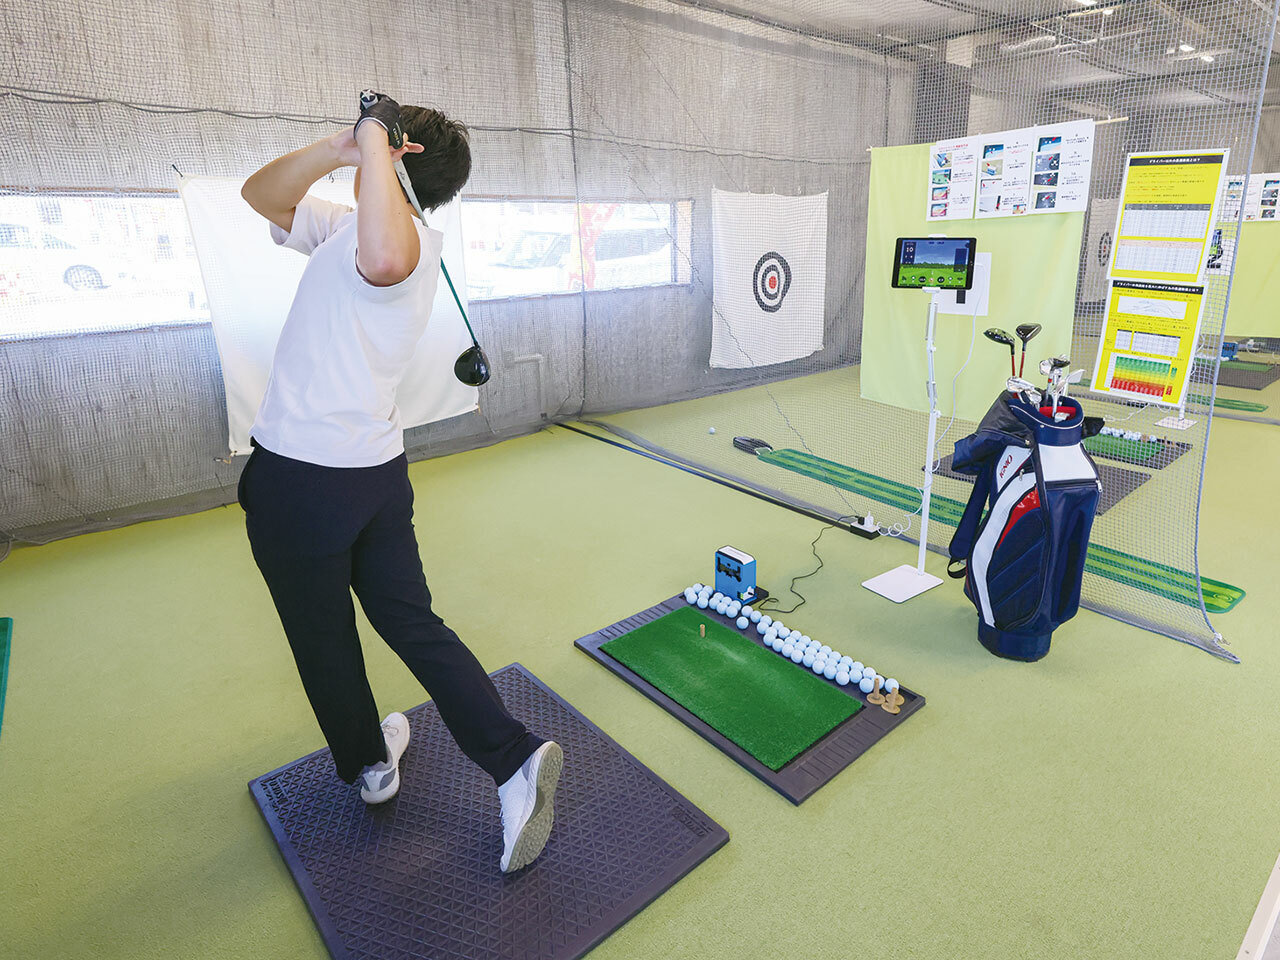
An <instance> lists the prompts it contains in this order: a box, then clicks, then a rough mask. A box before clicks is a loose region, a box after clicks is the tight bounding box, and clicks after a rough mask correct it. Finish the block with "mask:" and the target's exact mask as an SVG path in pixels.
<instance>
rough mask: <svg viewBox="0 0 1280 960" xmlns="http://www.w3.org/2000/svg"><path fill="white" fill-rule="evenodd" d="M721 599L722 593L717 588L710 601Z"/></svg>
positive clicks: (717, 601) (714, 601)
mask: <svg viewBox="0 0 1280 960" xmlns="http://www.w3.org/2000/svg"><path fill="white" fill-rule="evenodd" d="M723 599H724V594H723V593H721V592H720V591H719V590H717V591H716V592H715V593H713V594H712V595H711V602H712V603H719V602H720V601H721V600H723Z"/></svg>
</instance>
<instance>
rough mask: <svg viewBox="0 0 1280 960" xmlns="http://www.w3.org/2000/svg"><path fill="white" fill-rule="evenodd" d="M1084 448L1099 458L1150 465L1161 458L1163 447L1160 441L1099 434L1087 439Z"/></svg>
mask: <svg viewBox="0 0 1280 960" xmlns="http://www.w3.org/2000/svg"><path fill="white" fill-rule="evenodd" d="M1084 448H1085V449H1086V450H1088V451H1089V452H1090V453H1094V454H1097V455H1098V456H1103V457H1116V458H1118V459H1121V460H1133V461H1136V462H1138V463H1148V462H1150V461H1152V460H1155V459H1156V457H1158V456H1160V451H1161V449H1162V448H1163V445H1162V444H1161V443H1160V442H1159V441H1158V440H1126V439H1125V438H1124V437H1113V436H1111V435H1109V434H1105V433H1099V434H1097V435H1096V436H1093V437H1089V438H1087V439H1086V440H1085V441H1084Z"/></svg>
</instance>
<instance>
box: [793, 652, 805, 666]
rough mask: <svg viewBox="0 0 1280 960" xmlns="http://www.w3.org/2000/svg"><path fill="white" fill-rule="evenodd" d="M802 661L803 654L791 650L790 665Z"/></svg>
mask: <svg viewBox="0 0 1280 960" xmlns="http://www.w3.org/2000/svg"><path fill="white" fill-rule="evenodd" d="M803 659H804V654H803V653H801V652H800V651H799V650H792V651H791V662H792V663H799V662H800V661H801V660H803Z"/></svg>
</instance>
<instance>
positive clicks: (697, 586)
mask: <svg viewBox="0 0 1280 960" xmlns="http://www.w3.org/2000/svg"><path fill="white" fill-rule="evenodd" d="M693 592H694V593H701V592H702V584H700V583H695V584H694V585H693Z"/></svg>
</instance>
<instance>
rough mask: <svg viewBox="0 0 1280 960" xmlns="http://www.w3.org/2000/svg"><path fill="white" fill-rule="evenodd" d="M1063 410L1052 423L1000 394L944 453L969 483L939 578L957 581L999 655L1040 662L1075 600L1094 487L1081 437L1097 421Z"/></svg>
mask: <svg viewBox="0 0 1280 960" xmlns="http://www.w3.org/2000/svg"><path fill="white" fill-rule="evenodd" d="M1064 410H1065V411H1066V413H1067V416H1066V417H1065V418H1064V419H1061V420H1055V419H1054V416H1053V412H1052V411H1051V409H1050V408H1049V407H1047V406H1045V407H1039V408H1037V407H1035V406H1033V405H1032V404H1030V403H1028V402H1027V401H1026V400H1024V399H1023V398H1022V397H1021V396H1020V395H1018V394H1014V393H1003V394H1001V396H1000V397H999V398H998V399H997V400H996V402H995V403H993V404H992V405H991V408H990V409H989V410H988V411H987V414H986V416H984V417H983V418H982V423H981V424H979V426H978V429H977V430H976V431H975V432H974V433H972V434H970V435H969V436H967V437H965V438H964V439H962V440H960V441H958V442H957V443H956V449H955V454H954V456H953V457H952V461H951V469H952V470H954V471H955V472H957V473H963V474H973V475H974V484H973V492H972V493H971V494H970V496H969V502H968V504H967V505H966V506H965V511H964V516H963V517H962V518H961V520H960V525H959V526H958V527H957V529H956V533H955V536H954V537H952V539H951V546H950V554H951V566H950V567H949V568H948V571H947V572H948V573H949V574H950V575H951V576H952V577H955V578H957V579H958V578H960V577H964V592H965V596H967V597H968V598H969V599H970V600H971V601H973V605H974V606H975V607H977V608H978V639H979V640H980V641H981V642H982V645H983V646H984V647H986V648H987V649H988V650H990V651H991V652H992V653H994V654H995V655H996V656H998V657H1006V658H1008V659H1011V660H1039V659H1040V658H1041V657H1043V656H1044V655H1045V654H1046V653H1048V652H1049V643H1050V640H1051V639H1052V637H1053V631H1054V630H1055V629H1057V627H1058V626H1059V625H1060V624H1062V623H1064V622H1065V621H1067V620H1070V619H1071V618H1072V617H1073V616H1075V613H1076V609H1077V608H1078V607H1079V604H1080V581H1081V579H1082V577H1083V575H1084V562H1085V554H1086V553H1087V551H1088V549H1089V532H1090V529H1091V528H1092V526H1093V517H1094V514H1095V513H1096V512H1097V508H1098V497H1099V495H1100V493H1101V490H1102V486H1101V483H1100V482H1099V480H1098V468H1097V466H1096V465H1095V464H1094V462H1093V460H1092V459H1091V458H1090V456H1089V455H1088V454H1087V453H1086V452H1085V450H1084V447H1083V446H1082V445H1081V441H1082V440H1083V439H1084V438H1085V437H1089V436H1093V435H1094V434H1095V433H1097V432H1098V431H1099V430H1100V429H1101V428H1102V420H1101V418H1097V417H1085V416H1084V411H1083V409H1082V408H1081V406H1080V404H1079V403H1078V402H1077V401H1075V400H1073V399H1072V398H1071V397H1063V398H1061V400H1060V401H1059V405H1058V414H1059V415H1061V413H1062V412H1063V411H1064ZM984 508H985V514H984ZM958 564H963V566H962V567H960V569H956V567H957V565H958Z"/></svg>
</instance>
